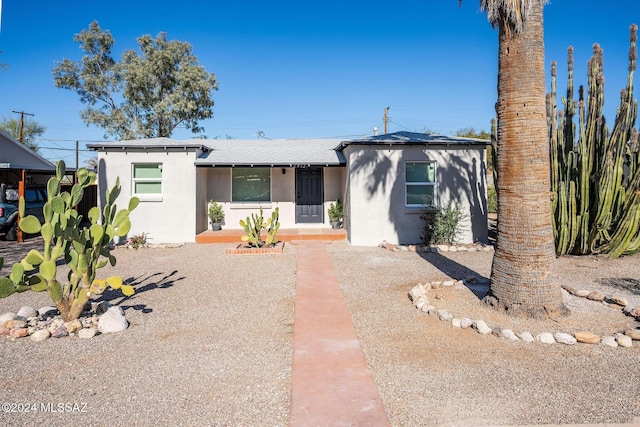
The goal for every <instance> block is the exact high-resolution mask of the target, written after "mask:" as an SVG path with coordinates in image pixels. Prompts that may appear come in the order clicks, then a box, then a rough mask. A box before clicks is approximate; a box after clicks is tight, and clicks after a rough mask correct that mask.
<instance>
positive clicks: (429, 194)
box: [405, 162, 436, 208]
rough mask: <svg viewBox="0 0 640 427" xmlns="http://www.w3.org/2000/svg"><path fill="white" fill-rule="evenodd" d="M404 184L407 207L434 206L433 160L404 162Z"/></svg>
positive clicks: (434, 170)
mask: <svg viewBox="0 0 640 427" xmlns="http://www.w3.org/2000/svg"><path fill="white" fill-rule="evenodd" d="M405 184H406V185H405V186H406V193H405V194H406V197H405V205H406V206H407V207H416V208H417V207H424V206H435V188H436V164H435V162H406V163H405Z"/></svg>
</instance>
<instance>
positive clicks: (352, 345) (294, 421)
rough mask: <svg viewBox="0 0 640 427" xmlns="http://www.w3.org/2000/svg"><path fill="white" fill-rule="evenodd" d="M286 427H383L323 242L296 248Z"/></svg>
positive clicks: (384, 417)
mask: <svg viewBox="0 0 640 427" xmlns="http://www.w3.org/2000/svg"><path fill="white" fill-rule="evenodd" d="M291 376H292V378H291V417H290V425H291V426H292V427H300V426H389V425H390V423H389V418H388V417H387V414H386V412H385V409H384V406H383V405H382V399H381V398H380V394H379V393H378V389H377V388H376V385H375V382H374V380H373V376H372V375H371V372H370V371H369V368H368V366H367V361H366V360H365V357H364V353H363V352H362V349H361V348H360V342H359V341H358V337H357V335H356V331H355V328H354V326H353V322H352V321H351V315H350V314H349V311H348V310H347V306H346V304H345V302H344V298H343V296H342V291H341V290H340V285H339V284H338V280H337V278H336V274H335V272H334V270H333V266H332V265H331V261H330V260H329V254H328V253H327V249H326V247H325V243H324V242H313V241H304V242H298V266H297V278H296V298H295V314H294V323H293V371H292V374H291Z"/></svg>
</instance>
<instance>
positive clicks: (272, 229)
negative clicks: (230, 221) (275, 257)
mask: <svg viewBox="0 0 640 427" xmlns="http://www.w3.org/2000/svg"><path fill="white" fill-rule="evenodd" d="M278 219H279V209H278V208H275V209H274V210H273V212H272V213H271V217H270V218H267V220H266V221H265V219H264V216H263V214H262V208H260V214H251V217H247V219H246V221H245V220H242V219H241V220H240V227H242V228H243V229H244V233H245V234H244V236H242V241H243V242H249V243H250V244H251V245H252V246H255V247H256V248H261V247H263V246H269V245H273V244H276V243H278V239H277V237H276V234H277V233H278V230H279V229H280V222H279V221H278ZM262 229H265V231H266V232H267V234H266V236H265V238H264V240H262V236H261V234H260V233H261V232H262Z"/></svg>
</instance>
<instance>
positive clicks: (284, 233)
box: [196, 228, 347, 243]
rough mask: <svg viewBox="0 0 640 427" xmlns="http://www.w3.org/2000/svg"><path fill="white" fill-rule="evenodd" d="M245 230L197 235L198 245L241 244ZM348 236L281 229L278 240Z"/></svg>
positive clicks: (328, 231)
mask: <svg viewBox="0 0 640 427" xmlns="http://www.w3.org/2000/svg"><path fill="white" fill-rule="evenodd" d="M243 234H244V231H243V230H238V229H234V230H226V229H222V230H220V231H211V230H207V231H204V232H202V233H200V234H198V235H196V243H239V242H240V237H242V235H243ZM346 238H347V234H346V233H345V231H344V230H343V229H338V230H334V229H331V228H281V229H280V230H278V239H280V240H281V241H283V242H290V241H292V240H324V241H336V240H345V239H346Z"/></svg>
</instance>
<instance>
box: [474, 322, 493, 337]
mask: <svg viewBox="0 0 640 427" xmlns="http://www.w3.org/2000/svg"><path fill="white" fill-rule="evenodd" d="M473 326H474V327H475V329H476V331H478V333H479V334H482V335H487V334H488V333H491V328H490V327H489V326H487V324H486V323H485V321H484V320H476V321H475V322H473Z"/></svg>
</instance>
